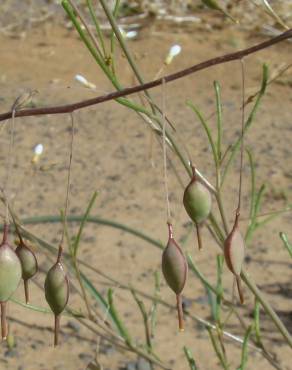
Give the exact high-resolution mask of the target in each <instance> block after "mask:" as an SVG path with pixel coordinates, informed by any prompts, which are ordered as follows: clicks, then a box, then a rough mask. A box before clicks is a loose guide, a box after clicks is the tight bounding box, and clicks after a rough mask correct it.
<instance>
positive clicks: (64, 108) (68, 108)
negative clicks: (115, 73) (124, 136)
mask: <svg viewBox="0 0 292 370" xmlns="http://www.w3.org/2000/svg"><path fill="white" fill-rule="evenodd" d="M289 38H292V29H290V30H288V31H286V32H284V33H282V34H280V35H279V36H276V37H274V38H272V39H270V40H267V41H264V42H262V43H260V44H257V45H255V46H252V47H250V48H247V49H243V50H240V51H237V52H235V53H230V54H224V55H221V56H220V57H215V58H212V59H208V60H206V61H204V62H201V63H199V64H196V65H194V66H192V67H189V68H186V69H183V70H181V71H178V72H176V73H173V74H170V75H168V76H165V77H162V78H158V79H156V80H154V81H150V82H147V83H145V84H142V85H138V86H133V87H128V88H125V89H123V90H120V91H115V92H112V93H109V94H107V95H102V96H98V97H96V98H92V99H87V100H83V101H80V102H77V103H72V104H66V105H59V106H53V107H44V108H31V109H23V110H18V111H16V112H15V117H25V116H26V117H27V116H40V115H45V114H61V113H72V112H74V111H75V110H78V109H81V108H85V107H89V106H91V105H96V104H100V103H103V102H106V101H109V100H114V99H117V98H121V97H123V96H126V95H131V94H135V93H137V92H139V91H144V90H147V89H152V88H153V87H156V86H159V85H161V84H162V83H163V81H164V82H165V83H168V82H171V81H174V80H178V79H180V78H183V77H185V76H188V75H190V74H192V73H195V72H198V71H201V70H203V69H206V68H209V67H212V66H215V65H217V64H223V63H227V62H231V61H233V60H240V59H242V58H243V57H245V56H247V55H250V54H253V53H256V52H258V51H260V50H263V49H266V48H268V47H270V46H272V45H275V44H277V43H279V42H281V41H284V40H287V39H289ZM11 117H12V111H10V112H6V113H2V114H0V122H1V121H4V120H6V119H9V118H11Z"/></svg>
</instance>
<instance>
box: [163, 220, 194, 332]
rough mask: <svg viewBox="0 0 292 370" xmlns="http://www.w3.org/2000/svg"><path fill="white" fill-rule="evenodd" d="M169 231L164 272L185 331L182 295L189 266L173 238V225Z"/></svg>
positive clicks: (181, 325)
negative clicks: (174, 297) (174, 296)
mask: <svg viewBox="0 0 292 370" xmlns="http://www.w3.org/2000/svg"><path fill="white" fill-rule="evenodd" d="M168 230H169V237H168V243H167V246H166V248H165V249H164V251H163V254H162V272H163V275H164V278H165V280H166V282H167V284H168V286H169V287H170V288H171V289H172V290H173V291H174V293H175V294H176V297H177V309H178V318H179V329H180V330H183V326H184V325H183V313H182V302H181V296H180V293H181V292H182V290H183V288H184V286H185V282H186V278H187V272H188V264H187V261H186V258H185V256H184V254H183V252H182V250H181V248H180V247H179V245H178V244H177V243H176V241H175V240H174V238H173V233H172V225H171V224H168Z"/></svg>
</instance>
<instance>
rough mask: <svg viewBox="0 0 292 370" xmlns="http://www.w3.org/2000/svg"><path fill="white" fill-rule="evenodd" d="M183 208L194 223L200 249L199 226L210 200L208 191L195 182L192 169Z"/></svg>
mask: <svg viewBox="0 0 292 370" xmlns="http://www.w3.org/2000/svg"><path fill="white" fill-rule="evenodd" d="M183 203H184V207H185V209H186V211H187V214H188V215H189V217H190V218H191V219H192V221H193V222H194V223H195V226H196V230H197V237H198V245H199V249H201V248H202V240H201V234H200V224H201V223H202V222H204V221H205V220H206V219H207V218H208V216H209V214H210V212H211V206H212V199H211V194H210V192H209V190H208V189H207V188H206V186H204V185H203V184H201V183H200V182H199V181H198V180H197V176H196V170H195V168H194V167H193V177H192V179H191V181H190V183H189V184H188V186H187V187H186V189H185V191H184V196H183Z"/></svg>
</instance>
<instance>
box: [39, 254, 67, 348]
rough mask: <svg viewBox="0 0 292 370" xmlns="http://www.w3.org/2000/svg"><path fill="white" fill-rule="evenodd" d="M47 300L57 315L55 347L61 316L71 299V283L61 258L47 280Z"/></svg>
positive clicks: (48, 274)
mask: <svg viewBox="0 0 292 370" xmlns="http://www.w3.org/2000/svg"><path fill="white" fill-rule="evenodd" d="M45 296H46V300H47V302H48V304H49V306H50V307H51V310H52V311H53V313H54V315H55V338H54V345H55V346H57V345H58V334H59V327H60V315H61V313H62V312H63V311H64V309H65V307H66V305H67V303H68V299H69V281H68V278H67V275H66V272H65V269H64V266H63V264H62V263H61V262H60V260H59V258H58V260H57V262H56V263H55V264H54V265H53V267H51V269H50V270H49V272H48V273H47V276H46V280H45Z"/></svg>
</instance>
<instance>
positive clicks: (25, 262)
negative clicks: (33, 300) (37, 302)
mask: <svg viewBox="0 0 292 370" xmlns="http://www.w3.org/2000/svg"><path fill="white" fill-rule="evenodd" d="M19 236H20V235H19ZM15 253H16V254H17V256H18V258H19V260H20V263H21V268H22V279H23V283H24V292H25V301H26V304H28V303H29V289H28V281H29V279H31V278H32V277H33V276H34V275H35V274H36V273H37V271H38V262H37V259H36V256H35V254H34V252H33V251H32V250H31V248H29V247H28V245H27V244H26V243H25V242H24V241H23V239H22V237H21V236H20V243H19V245H18V247H17V248H16V250H15Z"/></svg>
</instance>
